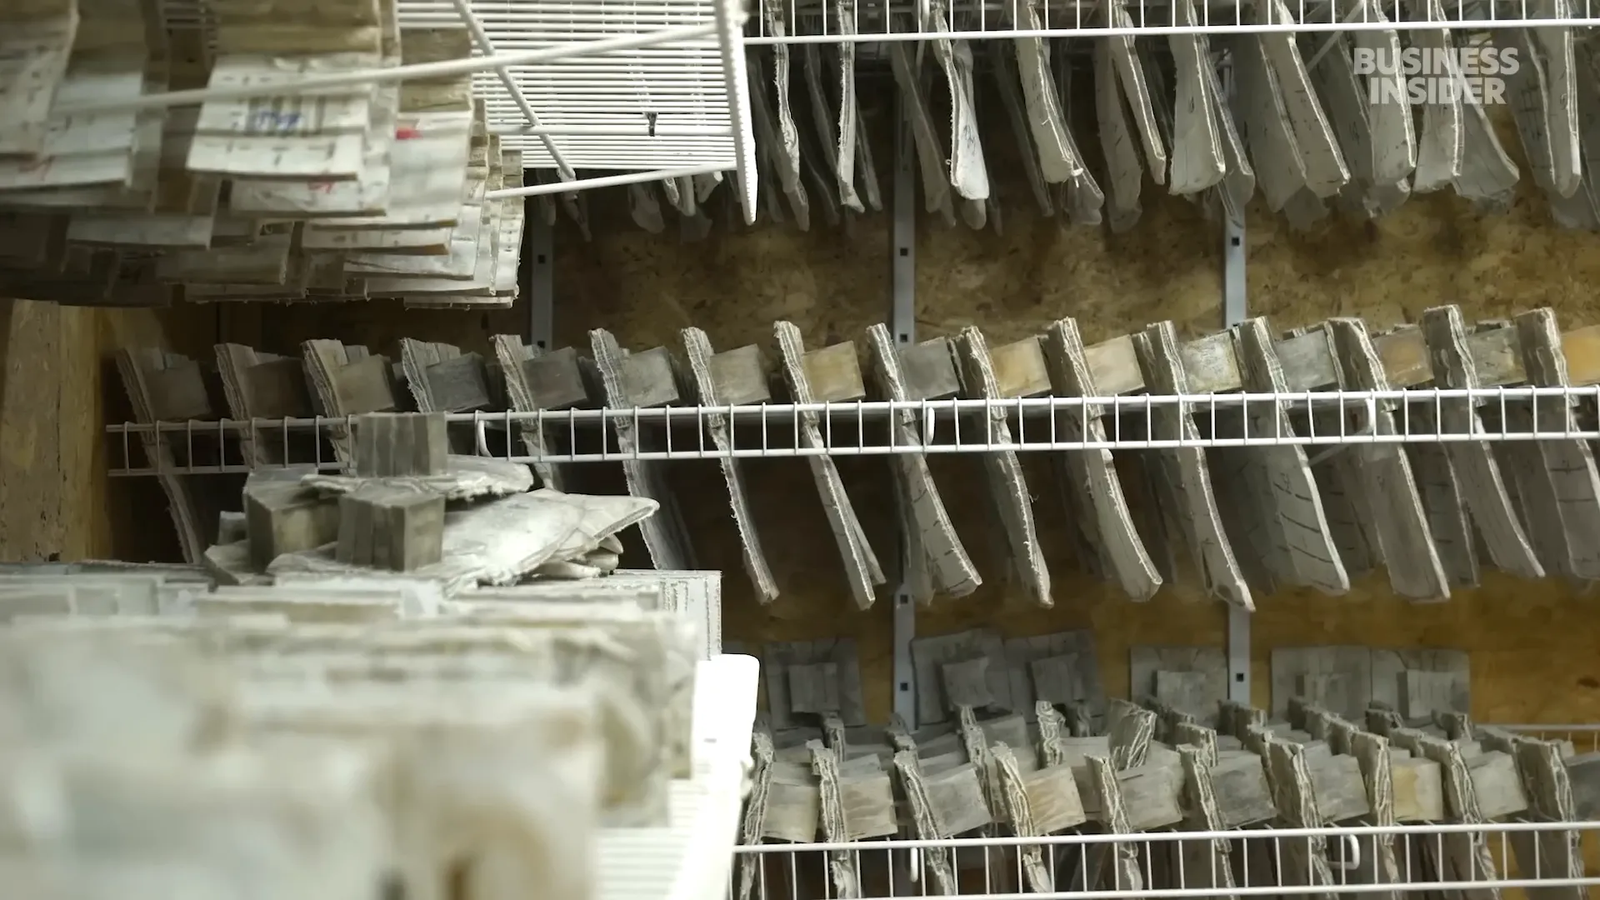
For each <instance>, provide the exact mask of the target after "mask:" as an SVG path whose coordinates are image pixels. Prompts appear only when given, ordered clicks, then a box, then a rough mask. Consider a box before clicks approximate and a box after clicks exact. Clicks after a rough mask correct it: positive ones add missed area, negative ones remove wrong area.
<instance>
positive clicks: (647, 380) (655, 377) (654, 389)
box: [622, 347, 678, 407]
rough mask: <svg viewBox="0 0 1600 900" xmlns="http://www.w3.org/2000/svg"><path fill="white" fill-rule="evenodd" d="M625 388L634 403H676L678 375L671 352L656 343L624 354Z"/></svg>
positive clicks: (641, 404)
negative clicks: (653, 345) (654, 345)
mask: <svg viewBox="0 0 1600 900" xmlns="http://www.w3.org/2000/svg"><path fill="white" fill-rule="evenodd" d="M622 388H623V391H624V392H625V393H626V394H627V397H628V402H629V403H631V404H632V405H634V406H642V407H652V406H671V405H672V404H674V403H677V402H678V378H677V374H676V371H675V367H674V365H673V362H672V354H671V353H670V352H669V351H668V350H667V348H665V347H654V348H651V349H649V350H643V351H640V352H638V353H630V354H628V355H627V356H625V357H623V359H622Z"/></svg>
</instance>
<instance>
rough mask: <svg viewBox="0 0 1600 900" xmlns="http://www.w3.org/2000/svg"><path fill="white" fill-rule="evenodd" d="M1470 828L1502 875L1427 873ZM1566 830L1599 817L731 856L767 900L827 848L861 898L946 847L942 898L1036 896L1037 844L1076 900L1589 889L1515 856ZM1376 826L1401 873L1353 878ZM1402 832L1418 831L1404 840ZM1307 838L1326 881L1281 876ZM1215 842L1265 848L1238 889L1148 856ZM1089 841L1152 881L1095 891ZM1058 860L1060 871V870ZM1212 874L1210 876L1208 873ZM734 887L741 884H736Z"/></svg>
mask: <svg viewBox="0 0 1600 900" xmlns="http://www.w3.org/2000/svg"><path fill="white" fill-rule="evenodd" d="M1462 834H1471V835H1474V836H1475V837H1477V838H1479V839H1480V840H1481V841H1482V842H1483V844H1484V846H1485V848H1486V849H1487V850H1488V852H1489V854H1490V855H1491V857H1492V858H1493V859H1494V860H1495V861H1496V865H1495V866H1494V872H1495V875H1494V877H1485V878H1480V879H1477V880H1472V881H1462V880H1451V879H1448V878H1438V877H1432V876H1430V874H1428V868H1427V866H1426V865H1425V864H1424V861H1423V856H1424V850H1427V851H1432V852H1433V853H1435V854H1436V858H1439V857H1443V856H1444V855H1445V854H1444V850H1445V846H1446V845H1445V840H1446V838H1447V836H1450V835H1462ZM1569 834H1573V835H1576V836H1577V837H1578V840H1579V841H1580V842H1581V843H1590V842H1593V841H1595V840H1597V839H1600V822H1587V821H1585V822H1489V823H1484V824H1481V825H1461V824H1423V825H1396V826H1381V827H1380V826H1371V825H1361V826H1337V827H1324V828H1270V829H1247V830H1230V831H1159V832H1143V833H1139V834H1065V835H1051V836H1047V837H1031V838H1018V837H992V838H950V839H946V840H938V841H925V840H878V841H858V842H853V843H831V844H830V843H816V844H761V845H746V846H740V847H738V848H737V850H736V851H735V853H736V854H737V855H746V854H754V855H757V857H758V858H759V860H760V865H759V866H758V873H759V874H758V875H757V877H756V890H757V892H758V893H757V895H756V896H757V897H758V898H759V900H813V898H821V897H823V896H829V895H825V894H824V893H823V892H822V891H821V890H818V889H817V888H822V887H825V886H826V885H827V883H828V882H827V877H828V873H827V866H828V851H845V852H848V853H849V854H850V855H851V857H852V858H853V859H854V861H855V865H856V869H857V871H859V872H864V873H865V872H873V873H880V874H881V875H882V877H880V878H878V879H877V883H872V879H870V878H867V877H864V878H863V882H865V883H867V887H865V888H864V891H863V898H862V900H877V898H880V897H882V898H885V900H887V898H892V897H897V896H899V897H903V896H907V895H912V896H915V895H920V894H924V893H928V894H932V893H934V892H933V891H932V890H930V889H929V887H931V886H924V885H923V884H921V883H920V878H918V873H919V870H920V869H921V866H920V864H919V863H920V857H921V855H922V854H923V853H925V852H926V851H928V850H932V849H935V848H944V849H945V851H946V853H947V854H948V855H949V858H950V862H951V865H952V867H953V868H955V869H956V870H958V871H965V872H968V873H970V875H967V876H966V877H962V878H961V879H960V885H961V887H960V888H959V889H958V890H957V892H956V893H954V894H948V895H945V896H951V897H958V898H971V900H1030V898H1035V897H1038V896H1040V895H1039V894H1034V893H1025V892H1023V885H1024V884H1025V881H1024V879H1023V878H1022V877H1021V864H1020V862H1019V857H1020V855H1021V854H1020V853H1019V852H1018V851H1020V850H1021V849H1022V848H1025V847H1029V846H1037V847H1042V848H1044V850H1045V853H1044V861H1045V865H1046V869H1047V872H1048V873H1049V875H1050V877H1051V879H1052V880H1053V881H1054V882H1055V887H1056V890H1057V891H1058V892H1060V893H1059V894H1058V896H1070V897H1072V898H1073V900H1154V898H1160V897H1206V898H1214V897H1219V896H1236V897H1268V896H1271V897H1291V896H1317V897H1322V896H1328V895H1335V896H1341V897H1347V896H1352V895H1363V894H1367V895H1370V894H1372V893H1374V892H1384V891H1399V892H1401V893H1402V894H1404V895H1406V896H1420V895H1421V894H1412V893H1410V892H1429V895H1432V896H1437V895H1438V893H1435V892H1449V891H1485V892H1487V891H1490V890H1510V889H1528V888H1535V889H1537V888H1558V887H1585V888H1593V887H1594V886H1597V885H1600V874H1596V873H1594V872H1592V871H1588V872H1585V873H1584V874H1583V875H1582V876H1580V877H1563V876H1558V875H1556V874H1554V873H1552V872H1547V871H1543V870H1542V869H1541V867H1540V865H1539V863H1540V861H1541V859H1542V857H1543V854H1542V853H1531V854H1528V856H1529V857H1530V858H1531V859H1532V860H1534V865H1533V866H1532V867H1531V868H1532V869H1533V870H1532V871H1522V870H1521V868H1520V867H1519V865H1518V862H1517V860H1519V859H1520V858H1521V855H1520V854H1517V853H1516V852H1514V849H1515V848H1514V847H1513V841H1514V840H1516V839H1518V838H1521V839H1526V840H1529V841H1530V842H1538V843H1540V844H1542V843H1543V842H1545V841H1550V842H1559V844H1560V845H1565V842H1566V841H1567V840H1568V835H1569ZM1379 835H1393V836H1395V840H1394V842H1393V845H1394V854H1395V862H1396V869H1397V870H1398V872H1399V879H1398V880H1397V881H1395V882H1391V883H1387V884H1372V883H1371V882H1370V879H1369V880H1368V881H1366V882H1362V881H1361V880H1360V879H1359V876H1357V875H1356V873H1357V871H1358V870H1359V869H1360V868H1361V866H1360V861H1361V855H1362V853H1363V850H1364V849H1366V850H1367V852H1370V849H1369V848H1371V847H1372V845H1373V839H1374V838H1375V837H1377V836H1379ZM1402 837H1405V838H1410V840H1401V839H1400V838H1402ZM1308 838H1321V839H1323V840H1325V841H1326V842H1327V844H1328V846H1329V850H1330V855H1336V854H1337V856H1336V858H1338V859H1339V860H1340V862H1341V863H1342V864H1341V865H1338V866H1334V865H1331V863H1332V860H1330V870H1331V874H1332V879H1333V883H1331V884H1319V883H1317V880H1316V879H1313V878H1311V877H1309V876H1307V875H1306V874H1305V873H1299V874H1294V873H1293V872H1292V871H1290V872H1288V873H1286V874H1285V875H1284V877H1279V873H1285V864H1286V863H1287V864H1288V866H1290V867H1291V869H1292V866H1293V863H1292V862H1288V861H1289V860H1293V859H1298V858H1302V857H1301V856H1300V855H1299V854H1298V851H1299V850H1302V849H1303V848H1304V846H1305V843H1306V840H1307V839H1308ZM1213 840H1221V841H1235V842H1245V843H1248V844H1249V845H1251V847H1252V848H1253V849H1254V848H1259V849H1260V850H1261V853H1252V852H1246V853H1236V854H1235V855H1236V856H1238V857H1239V860H1238V862H1237V863H1235V875H1236V878H1237V881H1238V884H1237V885H1236V886H1233V887H1229V888H1227V889H1226V890H1221V889H1219V888H1218V887H1217V886H1216V885H1217V883H1218V881H1217V879H1216V878H1215V875H1216V873H1215V872H1203V871H1202V870H1203V867H1202V866H1200V865H1194V866H1191V867H1187V868H1186V867H1185V866H1183V865H1181V864H1179V865H1165V866H1162V870H1163V871H1160V872H1159V874H1156V873H1154V871H1153V870H1152V868H1151V867H1150V866H1149V865H1148V863H1149V861H1150V858H1151V856H1152V855H1153V854H1154V853H1156V852H1158V851H1157V848H1170V849H1168V850H1167V851H1166V853H1165V854H1163V855H1168V856H1170V858H1172V859H1183V858H1188V859H1206V858H1210V859H1212V860H1213V865H1215V854H1214V853H1212V852H1211V850H1210V842H1211V841H1213ZM1297 845H1298V846H1297ZM1535 846H1537V844H1535ZM1093 847H1102V848H1106V849H1110V848H1112V847H1119V848H1122V850H1123V851H1124V852H1126V853H1128V854H1129V855H1130V856H1131V855H1133V854H1136V853H1138V854H1141V860H1140V868H1141V869H1142V870H1143V873H1142V874H1143V876H1144V879H1145V881H1146V885H1145V886H1139V887H1132V888H1129V887H1123V886H1122V884H1121V883H1120V880H1121V879H1120V873H1119V872H1116V871H1115V870H1116V869H1117V867H1115V866H1112V867H1109V869H1110V870H1112V875H1113V876H1115V877H1116V882H1115V883H1114V886H1113V887H1112V888H1111V889H1093V888H1091V887H1090V886H1089V885H1088V884H1084V883H1082V881H1083V880H1084V879H1083V877H1082V876H1081V875H1080V876H1079V878H1077V879H1074V877H1073V875H1074V874H1078V873H1082V872H1084V871H1086V870H1085V869H1084V868H1082V867H1079V868H1077V872H1076V873H1071V870H1070V868H1069V867H1067V866H1065V865H1063V861H1064V860H1066V859H1070V858H1072V857H1071V852H1072V851H1075V850H1084V849H1087V848H1093ZM1180 849H1186V850H1187V851H1188V852H1185V853H1182V854H1180V853H1178V852H1177V851H1178V850H1180ZM1252 857H1253V858H1255V859H1256V860H1261V859H1266V860H1271V861H1272V863H1273V866H1272V868H1273V870H1274V871H1273V872H1262V871H1260V868H1261V867H1260V865H1259V863H1252V862H1251V858H1252ZM1058 866H1061V868H1060V869H1058ZM1207 876H1211V877H1210V878H1209V880H1208V878H1207ZM1108 880H1110V879H1108ZM1190 882H1193V884H1192V885H1191V884H1190ZM1152 884H1153V885H1154V886H1152ZM734 890H735V891H737V886H735V888H734ZM880 891H881V893H880ZM1591 893H1592V891H1591ZM735 896H737V894H735ZM1047 896H1048V895H1047ZM1472 896H1487V894H1483V895H1478V894H1472Z"/></svg>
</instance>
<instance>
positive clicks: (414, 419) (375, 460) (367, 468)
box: [354, 413, 450, 478]
mask: <svg viewBox="0 0 1600 900" xmlns="http://www.w3.org/2000/svg"><path fill="white" fill-rule="evenodd" d="M354 441H355V474H356V475H359V476H361V477H363V478H404V477H410V476H417V475H442V474H444V472H445V470H446V469H447V468H448V465H449V454H450V444H449V437H448V435H447V433H446V428H445V418H444V414H443V413H373V414H368V415H364V416H359V417H357V418H356V420H355V435H354Z"/></svg>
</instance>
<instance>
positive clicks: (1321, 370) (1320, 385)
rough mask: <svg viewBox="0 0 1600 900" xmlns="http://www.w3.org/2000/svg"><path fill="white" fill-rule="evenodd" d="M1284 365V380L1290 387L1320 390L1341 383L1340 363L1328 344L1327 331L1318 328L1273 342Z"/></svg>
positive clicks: (1293, 388)
mask: <svg viewBox="0 0 1600 900" xmlns="http://www.w3.org/2000/svg"><path fill="white" fill-rule="evenodd" d="M1274 349H1275V350H1276V351H1277V353H1278V362H1279V363H1280V364H1281V365H1282V366H1283V380H1284V381H1285V382H1286V383H1287V385H1288V389H1289V390H1291V391H1320V390H1325V389H1328V388H1334V387H1338V385H1339V363H1338V361H1337V360H1336V359H1335V358H1334V355H1333V349H1332V348H1331V347H1329V346H1328V334H1327V332H1325V331H1323V330H1322V329H1320V328H1318V329H1316V330H1314V331H1307V332H1306V333H1305V334H1300V335H1296V336H1294V337H1291V338H1288V339H1286V340H1282V341H1278V342H1277V343H1276V344H1275V345H1274Z"/></svg>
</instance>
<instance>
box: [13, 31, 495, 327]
mask: <svg viewBox="0 0 1600 900" xmlns="http://www.w3.org/2000/svg"><path fill="white" fill-rule="evenodd" d="M395 7H396V4H395V0H330V2H323V0H315V2H311V0H277V2H274V3H268V4H262V3H253V2H249V0H217V2H212V3H208V4H207V6H206V10H205V15H204V16H203V18H204V20H205V22H206V24H207V26H208V27H207V29H206V30H204V31H202V30H200V29H199V28H193V29H185V28H181V27H180V28H177V29H174V30H168V27H167V26H168V24H169V14H170V11H169V10H166V9H164V8H161V4H160V3H158V2H155V0H145V2H119V0H81V2H76V0H51V2H47V3H44V4H40V5H37V6H28V7H26V8H22V7H18V8H16V9H13V10H10V11H8V12H3V13H0V31H3V32H4V33H5V34H6V35H7V36H6V37H5V38H0V41H5V42H6V44H5V46H6V48H7V51H6V52H7V54H8V56H10V57H14V58H16V59H17V60H18V63H17V64H18V65H20V66H22V67H23V68H22V69H20V70H19V71H25V72H26V73H27V86H26V88H23V89H19V90H18V91H16V92H13V93H12V95H11V98H10V100H8V102H7V103H5V104H4V105H0V131H4V132H5V135H6V136H5V137H4V138H0V234H3V235H4V240H3V241H0V245H3V246H4V249H3V250H0V294H3V295H4V296H11V297H29V298H33V299H37V300H55V301H58V302H61V303H69V304H74V305H90V306H94V305H140V306H154V305H163V304H165V303H167V302H169V301H170V300H171V299H172V298H174V297H182V298H184V299H188V300H191V301H233V300H271V301H279V302H292V301H337V300H351V299H366V298H390V299H401V300H404V301H405V303H406V305H408V306H464V307H505V306H510V305H511V303H512V301H513V300H514V299H515V297H516V295H517V268H518V263H519V259H520V255H521V249H522V229H523V216H522V201H521V200H520V199H510V200H498V199H487V198H486V193H487V192H490V191H495V190H498V189H500V188H502V187H517V186H520V185H521V184H522V160H521V154H520V153H518V152H515V151H509V150H505V151H503V150H502V149H501V147H500V141H499V139H498V138H497V137H495V136H494V135H492V134H490V133H489V127H488V122H487V118H486V111H485V107H484V104H483V101H482V100H481V99H480V100H476V101H475V100H474V98H473V92H472V83H471V75H470V74H464V75H459V76H451V77H435V78H427V79H413V80H410V81H407V82H405V83H403V84H398V83H392V82H391V83H389V84H382V85H372V84H370V83H368V84H364V85H362V84H357V85H352V86H346V87H342V88H337V89H332V90H325V91H322V92H319V93H316V94H315V95H311V94H306V93H301V92H298V89H297V82H298V81H299V80H301V79H303V78H305V77H308V76H311V75H315V76H324V75H336V74H338V73H340V72H355V71H362V70H373V69H380V68H385V67H391V66H396V65H400V64H402V63H403V64H412V63H427V62H438V61H446V60H454V59H462V58H466V57H468V56H471V55H472V50H473V44H472V37H471V35H470V34H469V32H468V31H467V30H466V29H465V28H455V29H421V30H413V29H407V30H406V31H405V32H404V33H402V32H401V31H400V29H399V25H398V21H397V18H396V16H397V14H396V8H395ZM262 84H270V85H274V86H275V85H279V84H281V85H283V90H284V93H283V94H282V95H276V96H268V97H262V98H258V99H253V100H207V101H205V102H204V103H201V104H199V105H195V104H193V103H191V104H190V105H188V106H177V107H171V108H162V107H140V106H137V105H136V104H137V102H138V100H139V98H140V97H142V96H145V95H149V94H160V93H164V92H166V91H169V90H172V91H178V90H187V89H194V88H206V87H209V88H215V89H221V90H226V89H229V88H238V87H242V86H258V85H262Z"/></svg>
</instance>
